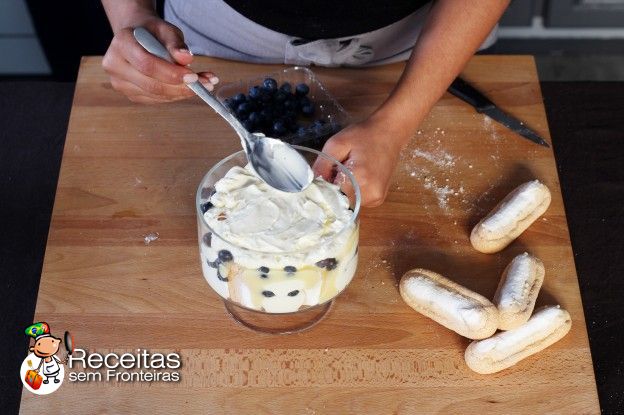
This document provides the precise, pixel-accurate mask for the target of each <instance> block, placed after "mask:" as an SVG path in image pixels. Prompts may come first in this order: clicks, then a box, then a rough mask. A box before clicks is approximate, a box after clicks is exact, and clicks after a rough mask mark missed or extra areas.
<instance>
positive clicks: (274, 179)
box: [133, 27, 314, 193]
mask: <svg viewBox="0 0 624 415" xmlns="http://www.w3.org/2000/svg"><path fill="white" fill-rule="evenodd" d="M133 34H134V38H135V39H136V41H137V42H138V43H139V44H140V45H141V46H142V47H143V48H144V49H145V50H146V51H148V52H149V53H151V54H152V55H154V56H157V57H159V58H161V59H164V60H166V61H168V62H171V63H174V64H175V63H176V62H175V61H174V60H173V58H172V57H171V55H170V54H169V51H168V50H167V48H165V46H164V45H163V44H162V43H160V41H159V40H158V39H156V38H155V37H154V36H153V35H152V34H151V33H150V32H149V31H148V30H147V29H145V28H143V27H137V28H135V29H134V31H133ZM187 86H188V87H189V88H190V89H191V90H192V91H193V92H195V94H197V96H198V97H200V98H201V99H202V100H203V101H204V102H205V103H206V104H208V105H209V106H210V107H211V108H212V109H213V110H215V112H216V113H217V114H219V115H220V116H221V117H223V119H225V120H226V121H227V122H228V123H229V124H230V126H232V128H233V129H234V130H235V131H236V133H237V134H238V136H239V137H240V139H241V144H242V146H243V150H244V151H245V154H246V155H247V160H248V161H249V163H250V164H251V167H252V168H253V170H254V171H255V172H256V174H257V175H258V176H259V177H260V178H261V179H262V180H264V181H265V182H266V183H267V184H268V185H269V186H271V187H274V188H276V189H278V190H281V191H284V192H291V193H295V192H300V191H302V190H304V189H305V188H306V187H308V185H309V184H310V183H311V182H312V180H313V179H314V173H312V169H310V165H309V164H308V162H307V161H306V160H305V159H304V158H303V157H302V156H301V154H299V152H297V151H296V150H295V149H293V148H292V147H291V146H290V145H289V144H287V143H284V142H283V141H280V140H278V139H275V138H271V137H266V136H264V134H259V133H250V132H249V131H247V129H245V127H244V126H243V125H242V124H241V122H240V121H239V120H238V119H237V118H236V117H235V116H234V115H233V114H232V113H231V112H230V111H229V110H228V109H227V108H226V107H225V105H223V104H222V103H221V101H219V100H218V99H217V98H216V97H215V96H214V95H212V94H211V93H210V91H208V90H207V89H206V88H205V87H204V86H203V85H202V84H201V82H199V81H195V82H191V83H188V84H187Z"/></svg>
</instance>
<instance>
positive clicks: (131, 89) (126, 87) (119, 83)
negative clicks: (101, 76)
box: [111, 76, 185, 102]
mask: <svg viewBox="0 0 624 415" xmlns="http://www.w3.org/2000/svg"><path fill="white" fill-rule="evenodd" d="M111 85H112V86H113V88H114V89H115V90H116V91H119V92H121V93H122V94H124V95H126V96H127V97H131V96H146V97H149V98H152V99H154V100H158V101H159V102H173V101H178V100H181V99H184V98H185V97H183V96H179V97H173V98H165V97H161V96H157V95H150V94H149V93H148V92H145V91H143V90H142V89H141V88H139V87H138V86H136V85H135V84H133V83H132V82H128V81H125V80H123V79H120V78H117V77H115V76H112V77H111Z"/></svg>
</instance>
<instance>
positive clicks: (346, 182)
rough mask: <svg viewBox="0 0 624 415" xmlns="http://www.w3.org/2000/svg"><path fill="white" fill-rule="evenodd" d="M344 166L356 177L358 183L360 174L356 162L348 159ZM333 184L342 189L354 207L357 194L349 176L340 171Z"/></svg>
mask: <svg viewBox="0 0 624 415" xmlns="http://www.w3.org/2000/svg"><path fill="white" fill-rule="evenodd" d="M343 164H344V166H345V167H346V169H347V170H349V171H350V172H351V174H352V175H353V176H354V177H355V180H356V182H358V173H359V172H358V170H359V169H358V168H357V165H356V163H355V160H351V159H347V160H344V163H343ZM333 183H334V184H335V185H337V186H338V187H340V191H341V192H342V193H344V194H345V195H347V197H348V198H349V200H350V201H351V205H353V204H354V203H355V199H356V196H355V193H356V192H355V188H354V186H353V183H352V182H351V179H350V178H349V177H348V176H347V174H345V173H344V172H343V171H342V170H339V171H338V172H337V173H336V177H335V179H334V181H333Z"/></svg>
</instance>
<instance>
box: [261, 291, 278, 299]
mask: <svg viewBox="0 0 624 415" xmlns="http://www.w3.org/2000/svg"><path fill="white" fill-rule="evenodd" d="M262 295H264V296H265V297H269V298H270V297H274V296H275V293H274V292H273V291H262Z"/></svg>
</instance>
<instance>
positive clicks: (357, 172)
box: [334, 159, 388, 207]
mask: <svg viewBox="0 0 624 415" xmlns="http://www.w3.org/2000/svg"><path fill="white" fill-rule="evenodd" d="M344 165H345V167H346V168H347V170H349V171H350V172H351V174H352V175H353V176H354V177H355V182H356V183H357V187H359V190H360V198H361V203H362V206H364V207H376V206H379V205H381V204H382V203H383V201H384V200H385V198H386V194H387V192H388V189H387V188H383V184H381V183H380V182H379V178H378V177H374V176H373V175H374V174H375V172H371V169H370V167H367V166H366V165H365V163H364V162H361V163H360V161H356V160H354V159H348V160H345V162H344ZM334 184H336V185H338V186H339V187H340V190H341V191H342V192H343V193H344V194H346V195H347V197H348V198H349V200H350V201H351V203H352V204H353V203H354V202H355V200H356V189H355V188H356V186H354V185H353V183H352V182H351V180H350V178H349V177H348V176H347V175H346V174H344V173H343V172H342V171H340V172H338V174H336V179H335V180H334Z"/></svg>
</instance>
